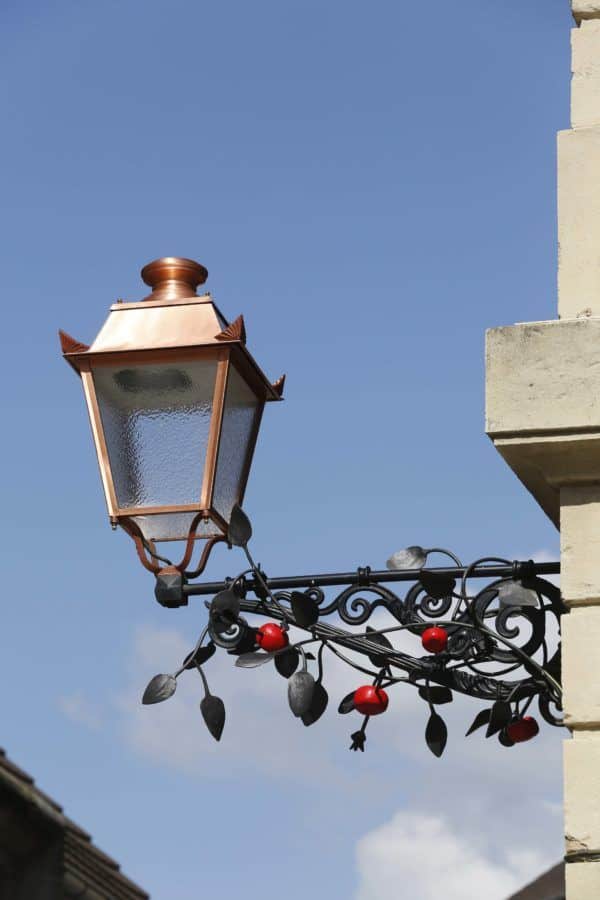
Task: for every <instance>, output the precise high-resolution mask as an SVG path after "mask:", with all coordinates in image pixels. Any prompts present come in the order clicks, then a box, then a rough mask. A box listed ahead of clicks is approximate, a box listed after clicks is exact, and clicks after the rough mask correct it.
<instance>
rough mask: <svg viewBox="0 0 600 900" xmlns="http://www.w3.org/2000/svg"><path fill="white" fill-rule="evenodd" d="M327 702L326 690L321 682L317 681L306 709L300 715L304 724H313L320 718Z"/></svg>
mask: <svg viewBox="0 0 600 900" xmlns="http://www.w3.org/2000/svg"><path fill="white" fill-rule="evenodd" d="M328 702H329V695H328V694H327V691H326V690H325V688H324V687H323V685H322V684H321V682H320V681H317V683H316V684H315V689H314V691H313V696H312V700H311V701H310V706H309V708H308V711H307V712H305V713H304V715H303V716H301V719H302V721H303V722H304V724H305V725H306V726H308V725H314V723H315V722H316V721H317V720H318V719H320V718H321V716H322V715H323V713H324V712H325V710H326V709H327V704H328Z"/></svg>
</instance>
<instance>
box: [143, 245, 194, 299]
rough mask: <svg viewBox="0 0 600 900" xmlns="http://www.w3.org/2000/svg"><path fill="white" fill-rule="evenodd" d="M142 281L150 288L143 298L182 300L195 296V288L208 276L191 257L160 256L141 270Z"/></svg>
mask: <svg viewBox="0 0 600 900" xmlns="http://www.w3.org/2000/svg"><path fill="white" fill-rule="evenodd" d="M141 275H142V279H143V281H144V282H145V283H146V284H147V285H148V286H149V287H151V288H152V293H150V294H148V296H147V297H144V300H162V301H165V300H166V301H169V300H184V299H185V298H187V297H195V296H196V288H197V287H198V286H199V285H201V284H204V282H205V281H206V279H207V278H208V270H207V269H205V268H204V266H201V265H200V263H197V262H195V261H194V260H193V259H185V258H184V257H181V256H162V257H161V258H160V259H155V260H153V261H152V262H150V263H148V264H147V265H146V266H144V268H143V269H142V271H141Z"/></svg>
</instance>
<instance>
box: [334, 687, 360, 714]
mask: <svg viewBox="0 0 600 900" xmlns="http://www.w3.org/2000/svg"><path fill="white" fill-rule="evenodd" d="M355 693H356V692H355V691H351V692H350V693H349V694H346V696H345V697H344V699H343V700H342V701H341V703H340V705H339V706H338V712H339V713H340V715H342V716H345V715H346V714H347V713H350V712H354V694H355Z"/></svg>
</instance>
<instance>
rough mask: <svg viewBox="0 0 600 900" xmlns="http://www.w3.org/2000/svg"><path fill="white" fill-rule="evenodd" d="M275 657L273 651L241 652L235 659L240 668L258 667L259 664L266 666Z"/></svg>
mask: <svg viewBox="0 0 600 900" xmlns="http://www.w3.org/2000/svg"><path fill="white" fill-rule="evenodd" d="M272 659H273V654H272V653H261V652H260V651H257V652H256V653H240V655H239V656H238V658H237V659H236V661H235V664H236V666H238V667H239V668H240V669H256V667H257V666H264V664H265V663H268V662H269V661H270V660H272Z"/></svg>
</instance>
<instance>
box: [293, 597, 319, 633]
mask: <svg viewBox="0 0 600 900" xmlns="http://www.w3.org/2000/svg"><path fill="white" fill-rule="evenodd" d="M290 603H291V606H292V612H293V613H294V618H295V619H296V622H297V624H298V625H299V626H300V628H310V627H311V626H312V625H314V624H315V622H316V621H317V620H318V618H319V607H318V606H317V603H316V601H315V600H313V598H312V597H309V596H308V594H303V593H301V592H300V591H293V592H292V596H291V598H290Z"/></svg>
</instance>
